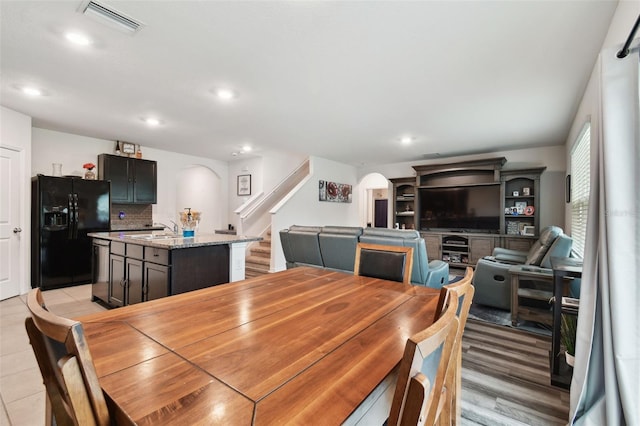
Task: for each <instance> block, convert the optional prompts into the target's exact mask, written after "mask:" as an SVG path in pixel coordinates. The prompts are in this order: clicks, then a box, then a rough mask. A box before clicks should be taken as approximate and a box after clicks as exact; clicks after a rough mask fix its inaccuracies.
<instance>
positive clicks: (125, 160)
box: [98, 154, 158, 204]
mask: <svg viewBox="0 0 640 426" xmlns="http://www.w3.org/2000/svg"><path fill="white" fill-rule="evenodd" d="M157 169H158V168H157V163H156V162H155V161H149V160H140V159H137V158H130V157H121V156H119V155H109V154H100V155H98V179H103V180H110V181H111V202H112V203H116V204H155V203H156V200H157V196H156V188H157V182H158V171H157Z"/></svg>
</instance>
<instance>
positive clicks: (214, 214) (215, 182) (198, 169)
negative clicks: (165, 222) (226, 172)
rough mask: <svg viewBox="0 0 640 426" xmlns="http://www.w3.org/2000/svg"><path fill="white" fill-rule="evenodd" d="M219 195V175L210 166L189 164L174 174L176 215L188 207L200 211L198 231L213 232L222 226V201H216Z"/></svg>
mask: <svg viewBox="0 0 640 426" xmlns="http://www.w3.org/2000/svg"><path fill="white" fill-rule="evenodd" d="M220 197H221V180H220V177H219V176H218V175H217V174H216V173H215V172H214V171H213V170H211V169H210V168H208V167H206V166H201V165H195V164H194V165H190V166H187V167H185V168H183V169H182V170H180V171H178V173H177V175H176V217H179V216H178V212H181V211H184V209H185V208H187V207H189V208H191V210H193V211H198V212H201V219H200V224H199V226H198V232H206V233H213V232H214V230H215V229H220V228H221V226H222V208H221V206H222V205H223V204H224V203H220V202H217V201H216V200H220Z"/></svg>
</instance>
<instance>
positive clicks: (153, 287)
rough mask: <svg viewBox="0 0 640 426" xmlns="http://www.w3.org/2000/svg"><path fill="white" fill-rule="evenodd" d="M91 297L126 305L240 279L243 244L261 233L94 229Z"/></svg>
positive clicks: (112, 305)
mask: <svg viewBox="0 0 640 426" xmlns="http://www.w3.org/2000/svg"><path fill="white" fill-rule="evenodd" d="M89 236H90V237H92V238H93V256H92V261H93V273H92V275H93V276H92V278H93V279H92V282H93V284H92V299H93V300H94V301H96V300H98V301H101V302H103V303H104V304H106V305H107V306H109V307H118V306H125V305H131V304H135V303H139V302H145V301H148V300H153V299H159V298H162V297H166V296H170V295H174V294H180V293H185V292H188V291H192V290H197V289H201V288H205V287H211V286H214V285H218V284H223V283H228V282H232V281H240V280H243V279H244V267H245V251H246V247H247V243H249V242H251V241H259V240H261V239H262V238H261V237H250V236H242V235H241V236H236V235H223V234H198V235H197V236H195V237H190V238H184V237H182V236H181V235H176V234H172V233H167V232H95V233H90V234H89Z"/></svg>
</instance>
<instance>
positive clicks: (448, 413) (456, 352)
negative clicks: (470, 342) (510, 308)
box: [435, 266, 475, 425]
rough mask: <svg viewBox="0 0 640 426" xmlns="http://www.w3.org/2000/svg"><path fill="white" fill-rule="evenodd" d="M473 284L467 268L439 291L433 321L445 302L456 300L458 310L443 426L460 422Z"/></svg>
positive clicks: (446, 383) (469, 269) (471, 272)
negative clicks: (464, 342) (466, 329)
mask: <svg viewBox="0 0 640 426" xmlns="http://www.w3.org/2000/svg"><path fill="white" fill-rule="evenodd" d="M472 282H473V268H471V267H470V266H469V267H467V269H466V271H465V274H464V277H463V278H462V279H461V280H460V281H457V282H455V283H453V284H448V285H446V286H444V287H442V289H440V298H439V300H438V307H437V308H436V315H435V319H436V320H437V319H438V318H440V317H441V316H442V314H443V307H444V306H445V305H446V303H447V301H448V300H449V299H451V298H457V299H458V309H457V311H456V316H457V317H458V331H457V333H456V341H455V344H454V347H453V351H452V354H451V363H452V365H451V367H452V368H450V369H449V371H448V372H447V377H446V380H445V385H444V386H445V388H447V390H448V391H449V393H450V396H451V398H450V401H451V405H450V406H447V407H444V409H443V410H444V413H443V415H442V418H443V419H447V418H448V420H446V421H444V423H445V424H453V425H459V424H460V421H461V415H462V411H461V403H460V398H461V396H462V394H461V393H462V335H463V334H464V327H465V325H466V324H467V317H468V316H469V309H470V308H471V303H472V301H473V295H474V293H475V288H474V286H473V285H472V284H471V283H472Z"/></svg>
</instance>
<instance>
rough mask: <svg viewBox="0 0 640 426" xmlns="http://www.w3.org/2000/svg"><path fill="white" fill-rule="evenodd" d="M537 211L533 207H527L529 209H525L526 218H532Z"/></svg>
mask: <svg viewBox="0 0 640 426" xmlns="http://www.w3.org/2000/svg"><path fill="white" fill-rule="evenodd" d="M535 211H536V209H535V207H533V206H527V207H525V208H524V214H525V215H526V216H532V215H533V213H534V212H535Z"/></svg>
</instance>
